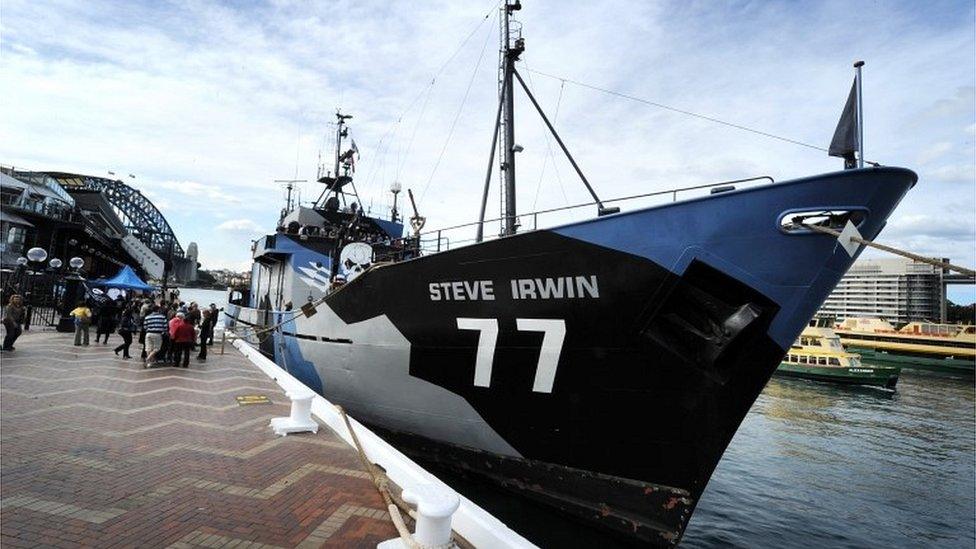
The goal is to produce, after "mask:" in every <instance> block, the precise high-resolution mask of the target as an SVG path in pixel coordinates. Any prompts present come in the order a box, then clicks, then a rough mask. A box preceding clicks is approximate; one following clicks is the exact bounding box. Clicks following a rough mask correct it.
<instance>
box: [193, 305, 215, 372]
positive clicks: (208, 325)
mask: <svg viewBox="0 0 976 549" xmlns="http://www.w3.org/2000/svg"><path fill="white" fill-rule="evenodd" d="M213 322H214V321H213V314H212V313H211V312H210V309H204V310H203V320H201V321H200V354H198V355H197V360H200V361H205V360H207V340H208V339H211V340H212V339H213Z"/></svg>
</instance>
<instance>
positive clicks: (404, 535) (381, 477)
mask: <svg viewBox="0 0 976 549" xmlns="http://www.w3.org/2000/svg"><path fill="white" fill-rule="evenodd" d="M336 410H338V411H339V415H340V416H342V421H343V422H345V424H346V430H348V431H349V435H350V436H351V437H352V442H353V446H355V447H356V453H357V454H358V455H359V461H360V462H361V463H362V465H363V467H364V468H365V469H366V472H367V473H369V476H370V478H371V479H372V480H373V485H374V486H376V490H377V491H379V493H380V495H381V496H382V497H383V501H384V502H386V507H387V509H388V510H389V512H390V519H391V520H392V521H393V525H394V526H396V529H397V532H398V533H399V534H400V538H401V539H403V542H404V543H406V544H407V546H408V547H411V548H412V549H447V548H449V547H455V546H458V547H462V548H473V546H472V545H471V544H470V543H468V541H467V540H465V539H464V538H462V537H460V536H458V535H457V534H455V533H454V532H453V531H452V532H451V541H450V542H448V543H446V544H444V545H438V546H424V545H421V544H419V543H417V540H415V539H413V535H411V534H410V531H409V530H407V525H406V522H404V520H403V515H402V514H401V513H400V511H401V510H402V511H403V512H404V513H406V514H407V515H409V516H410V518H412V519H413V520H414V521H416V520H417V512H416V511H414V510H413V508H411V507H410V505H409V504H408V503H407V502H405V501H403V499H402V498H401V497H400V496H398V495H397V494H395V493H393V492H392V491H391V490H390V479H389V477H387V476H386V473H384V472H383V471H377V467H376V465H375V464H374V463H373V462H372V461H370V459H369V457H367V456H366V450H364V449H363V445H362V443H361V442H359V436H357V435H356V431H355V430H353V428H352V423H351V422H350V421H349V416H348V415H346V410H345V409H344V408H343V407H342V406H338V405H336Z"/></svg>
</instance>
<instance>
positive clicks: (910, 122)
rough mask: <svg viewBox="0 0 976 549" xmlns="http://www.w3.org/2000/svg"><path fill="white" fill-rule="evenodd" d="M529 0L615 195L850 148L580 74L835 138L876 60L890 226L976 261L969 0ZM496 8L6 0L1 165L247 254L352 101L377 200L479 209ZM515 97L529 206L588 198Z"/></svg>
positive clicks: (211, 248)
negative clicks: (61, 176) (95, 183)
mask: <svg viewBox="0 0 976 549" xmlns="http://www.w3.org/2000/svg"><path fill="white" fill-rule="evenodd" d="M524 4H525V5H524V7H523V9H522V11H520V12H519V13H518V20H519V21H520V22H521V28H522V36H523V37H524V38H525V41H526V52H525V54H524V55H523V61H522V62H521V63H520V65H519V70H520V71H521V73H522V74H523V75H525V77H526V80H527V81H528V84H529V86H530V87H531V89H532V90H533V93H534V94H535V95H536V97H537V98H538V100H539V102H540V103H541V104H542V106H543V108H544V109H545V110H546V111H547V113H548V115H549V117H550V119H552V120H554V124H555V126H556V128H557V129H558V131H559V132H560V135H561V137H562V138H563V140H564V141H565V142H566V144H567V146H568V147H569V148H570V150H571V151H572V152H573V154H574V156H575V158H576V160H577V162H578V163H579V165H580V166H581V168H582V169H583V170H584V172H585V173H586V174H587V177H588V179H589V180H590V181H591V182H592V183H593V185H594V187H595V188H596V190H597V192H598V193H599V194H600V195H601V197H615V196H626V195H631V194H637V193H644V192H650V191H654V190H663V189H668V188H673V187H677V186H686V185H695V184H703V183H711V182H716V181H722V180H728V179H739V178H744V177H752V176H758V175H769V176H772V177H774V178H775V179H776V180H785V179H791V178H795V177H803V176H809V175H815V174H818V173H823V172H828V171H833V170H836V169H839V168H840V167H841V161H840V160H839V159H836V158H830V157H828V156H827V155H826V153H824V152H823V151H821V150H817V149H814V148H810V147H805V146H801V145H796V144H792V143H788V142H785V141H781V140H776V139H771V138H769V137H765V136H761V135H758V134H755V133H749V132H745V131H742V130H738V129H734V128H731V127H728V126H723V125H720V124H716V123H714V122H710V121H707V120H703V119H700V118H695V117H691V116H688V115H685V114H680V113H676V112H674V111H671V110H667V109H662V108H660V107H655V106H652V105H648V104H647V103H642V102H638V101H634V100H628V99H624V98H621V97H619V96H615V95H610V94H606V93H601V92H599V91H595V90H593V89H591V88H587V87H583V86H580V85H578V84H576V83H575V82H582V83H585V84H587V85H590V86H594V87H598V88H603V89H606V90H612V91H614V92H618V93H621V94H626V95H629V96H632V97H637V98H641V99H644V100H647V101H650V102H654V103H659V104H663V105H667V106H670V107H673V108H676V109H680V110H685V111H692V112H695V113H700V114H703V115H706V116H709V117H714V118H718V119H721V120H725V121H728V122H731V123H734V124H738V125H743V126H748V127H750V128H756V129H759V130H761V131H764V132H767V133H771V134H775V135H778V136H783V137H786V138H789V139H792V140H795V141H800V142H803V143H808V144H812V145H815V146H817V147H826V146H827V144H828V143H829V141H830V138H831V136H832V134H833V131H834V127H835V125H836V123H837V119H838V116H839V114H840V110H841V108H842V107H843V105H844V101H845V100H846V98H847V93H848V91H849V89H850V85H851V80H852V78H853V68H852V63H853V61H855V60H858V59H863V60H864V61H865V62H866V65H865V67H864V105H865V107H864V120H865V130H864V132H865V150H866V156H867V158H868V159H869V160H874V161H878V162H881V163H882V164H885V165H898V166H904V167H908V168H911V169H913V170H915V171H916V172H917V173H918V174H919V184H918V185H917V186H916V187H915V189H913V190H912V191H911V192H910V194H909V195H908V197H907V198H906V199H905V200H904V201H903V202H902V204H901V205H900V206H899V208H898V209H897V210H896V211H895V213H894V214H893V215H892V217H891V219H890V220H889V223H888V226H887V227H886V228H885V230H884V231H883V232H882V234H881V235H880V237H879V238H878V241H879V242H883V243H885V244H889V245H893V246H896V247H903V248H906V249H908V250H911V251H913V252H916V253H920V254H925V255H930V256H939V257H948V258H951V259H952V261H953V262H956V263H960V264H962V265H965V266H969V267H972V266H973V265H974V264H976V213H974V212H976V147H974V139H976V14H974V3H973V2H972V1H959V2H926V3H919V2H912V1H907V2H885V1H869V0H859V1H858V2H853V3H852V2H792V1H791V2H775V1H756V2H749V1H741V2H725V3H722V2H713V1H703V2H688V1H677V2H666V1H639V0H638V1H630V2H628V1H558V2H557V1H542V0H539V1H534V0H525V2H524ZM497 5H498V4H497V3H493V2H490V1H489V2H486V1H484V0H481V1H475V0H467V1H453V2H452V1H443V2H438V1H427V2H386V1H368V0H360V1H355V2H353V1H333V2H306V1H300V2H299V1H295V2H292V1H273V2H257V1H255V2H233V3H225V4H218V3H206V2H194V1H188V2H165V1H160V2H118V3H114V2H101V1H98V0H93V1H85V2H67V1H65V2H58V1H55V2H40V1H36V0H35V1H20V0H0V120H2V122H0V163H3V164H6V165H13V166H15V167H18V168H25V169H34V170H57V171H68V172H78V173H85V174H90V175H97V176H108V174H107V172H109V171H112V172H114V173H115V174H117V175H118V176H119V177H122V178H123V179H124V180H125V181H126V183H128V184H130V185H132V186H133V187H135V188H137V189H139V190H140V191H142V192H143V193H144V194H145V195H147V196H148V197H149V198H150V199H151V200H152V201H153V202H154V204H155V205H156V206H157V207H158V208H159V209H160V210H161V211H162V212H163V214H164V215H165V216H166V218H167V220H168V221H169V222H170V224H171V225H172V226H173V227H174V230H175V232H176V234H177V237H178V238H179V240H180V242H181V243H182V244H183V245H184V247H185V246H186V245H188V244H189V242H197V244H198V246H199V249H200V262H201V263H202V265H203V268H231V269H235V270H246V269H247V268H248V266H249V264H250V261H249V257H250V241H251V240H253V239H255V238H258V237H259V236H260V235H261V234H263V233H265V232H271V231H272V230H273V228H274V224H275V222H276V221H277V219H278V215H279V212H280V209H281V207H282V206H283V205H284V191H283V188H282V185H281V184H280V183H275V180H281V179H305V180H308V182H307V183H302V184H300V185H299V190H300V193H301V199H302V200H303V201H309V200H312V199H314V198H315V197H317V196H318V193H319V192H321V186H320V185H319V184H318V183H315V182H314V179H315V177H316V170H317V165H318V158H319V155H320V154H322V155H324V156H326V157H328V156H329V155H330V154H331V148H332V146H333V145H332V141H331V140H332V138H331V137H330V136H331V135H332V134H333V133H334V129H335V127H334V121H335V114H334V113H335V111H336V109H337V108H341V109H342V110H343V112H346V113H349V114H352V115H353V116H354V118H353V119H352V120H350V127H351V131H350V135H351V137H352V138H353V139H355V141H356V143H357V146H358V148H359V150H360V158H359V162H358V165H357V174H356V183H357V187H358V190H359V192H360V195H361V198H362V202H363V204H364V205H365V206H367V207H369V208H371V210H372V211H373V212H374V213H378V212H381V211H385V210H386V209H387V208H389V206H390V203H391V195H390V193H389V192H388V189H389V186H390V184H391V183H393V182H394V181H399V182H401V184H402V186H403V188H404V189H407V188H409V189H412V190H413V192H414V194H415V195H416V198H417V206H418V208H419V209H420V213H421V214H422V215H424V216H425V217H427V219H428V223H427V227H428V228H436V227H445V226H451V225H456V224H461V223H467V222H471V221H474V220H475V219H477V215H478V210H479V198H480V193H481V188H482V185H483V182H484V176H485V170H486V168H487V165H488V152H489V146H490V142H491V132H492V126H493V122H494V114H495V108H496V101H497V98H496V93H497V72H496V70H497V61H498V53H497V50H498V34H499V33H498V21H497V9H495V8H496V6H497ZM543 73H544V74H543ZM546 75H555V76H556V77H557V78H552V77H551V76H546ZM518 99H519V100H518V101H517V106H516V125H515V127H516V132H517V141H518V143H519V144H521V145H522V146H523V147H524V149H525V150H524V152H522V153H520V154H519V156H518V159H517V163H516V164H517V173H518V179H519V189H518V193H517V201H518V204H519V209H520V211H523V212H527V211H533V210H541V209H548V208H558V207H562V206H566V205H570V204H579V203H584V202H588V201H589V197H588V195H587V193H586V190H585V188H584V187H583V185H582V184H581V183H580V182H579V180H578V178H576V176H575V174H574V173H573V171H572V167H571V166H570V165H569V163H568V162H567V161H566V160H565V158H564V157H562V155H561V154H560V152H559V150H558V148H557V146H556V144H555V143H554V142H553V141H552V140H551V138H549V137H548V135H547V133H546V131H545V127H544V126H543V124H542V122H541V121H540V119H539V118H538V117H537V116H536V115H535V114H534V113H532V112H530V111H531V109H532V107H531V105H530V103H528V102H527V101H525V99H524V97H519V98H518ZM128 174H132V175H134V177H129V175H128ZM494 183H495V184H494V185H493V189H492V193H491V199H490V200H489V211H488V217H489V218H493V217H497V216H498V212H499V200H500V198H499V194H498V185H497V173H496V176H495V180H494ZM403 194H405V193H403ZM404 198H405V197H404V196H403V195H401V196H400V202H399V206H400V210H401V212H402V211H404V210H405V209H406V208H405V206H406V205H405V204H404V200H403V199H404ZM407 208H408V207H407ZM408 213H409V212H408ZM593 213H594V212H593V211H592V209H591V208H587V209H580V210H575V211H573V212H571V214H559V215H548V216H540V218H539V220H538V221H539V224H540V225H552V224H555V223H559V222H563V221H566V220H568V219H569V218H570V215H573V216H576V218H579V217H581V216H589V215H592V214H593ZM522 222H523V224H525V225H526V226H531V223H532V220H530V219H528V218H527V217H526V218H523V219H522ZM492 231H495V232H497V228H495V227H491V228H489V229H488V232H492ZM471 236H472V234H471V232H470V230H466V232H463V234H457V235H456V236H453V237H452V238H454V239H455V241H456V242H460V241H463V240H464V239H467V238H471ZM874 255H878V254H876V253H874V252H870V251H869V252H866V254H865V256H866V257H871V256H874ZM950 299H952V300H954V301H956V302H960V303H969V302H972V301H976V289H974V288H973V287H972V286H955V287H951V288H950Z"/></svg>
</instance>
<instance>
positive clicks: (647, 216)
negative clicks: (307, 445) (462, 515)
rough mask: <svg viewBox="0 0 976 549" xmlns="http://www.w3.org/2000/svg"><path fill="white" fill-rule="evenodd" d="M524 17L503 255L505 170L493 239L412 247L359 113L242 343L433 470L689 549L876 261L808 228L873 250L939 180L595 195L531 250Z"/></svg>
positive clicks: (261, 294) (262, 266) (508, 108)
mask: <svg viewBox="0 0 976 549" xmlns="http://www.w3.org/2000/svg"><path fill="white" fill-rule="evenodd" d="M519 7H520V6H519V4H518V2H517V1H515V0H507V1H506V2H504V3H503V5H502V6H501V8H500V9H501V11H502V17H501V18H500V19H501V23H502V25H503V28H502V34H501V36H502V39H501V42H502V44H501V54H502V55H501V64H502V67H501V75H502V76H501V85H500V86H499V89H500V97H499V104H498V114H497V115H496V132H495V134H494V138H495V140H496V141H494V142H493V144H492V147H491V153H490V154H489V158H494V157H495V146H496V144H497V141H498V140H501V141H502V142H501V144H500V148H499V150H500V152H501V154H500V156H501V160H502V162H501V166H499V172H500V173H501V174H502V175H503V176H504V177H503V185H501V187H502V189H504V191H505V192H504V201H503V203H504V208H503V214H504V215H503V216H502V217H501V218H499V219H498V220H497V221H498V222H499V224H500V226H501V230H500V234H499V235H498V237H497V238H494V237H486V236H485V234H484V227H485V224H486V223H487V222H486V221H485V219H484V217H485V214H484V204H485V200H486V199H487V196H488V187H489V183H490V176H491V173H492V172H491V170H489V172H488V174H489V176H488V178H486V179H487V180H486V182H485V185H484V191H483V194H482V206H483V207H482V214H481V217H480V219H479V220H478V221H475V222H473V223H472V224H470V225H466V226H461V227H454V229H458V230H461V231H470V232H474V233H475V236H474V239H471V240H468V241H467V242H463V243H460V244H459V240H458V239H453V240H451V241H448V240H447V239H446V238H445V237H443V236H442V231H440V230H431V231H426V232H424V231H423V227H424V224H425V222H426V219H425V217H424V216H422V215H420V214H419V212H418V211H417V208H416V205H415V204H414V208H413V216H412V217H410V218H409V222H410V226H409V228H410V230H409V231H407V232H406V234H405V233H404V230H405V225H404V221H405V220H404V219H403V218H402V216H400V215H399V213H398V212H397V211H396V197H397V193H398V192H399V191H400V190H401V189H400V188H399V187H395V188H391V192H392V193H393V198H394V202H393V204H394V208H393V211H392V212H391V214H390V215H389V216H386V215H385V214H384V215H379V214H373V213H372V212H365V211H364V210H363V208H362V207H361V206H360V205H361V204H362V200H360V199H359V198H358V193H357V192H356V188H355V184H354V175H355V173H354V171H353V167H354V164H353V162H354V161H355V154H354V151H355V148H347V145H346V143H347V142H348V141H350V138H349V137H348V136H349V129H350V126H349V124H350V123H351V122H350V115H348V114H344V113H337V119H336V133H335V145H336V146H335V155H334V158H331V159H330V162H331V163H332V165H331V166H330V167H329V169H328V170H326V171H325V173H322V170H320V174H319V175H320V177H319V178H318V181H319V182H320V183H321V184H322V185H323V186H324V188H323V191H322V193H321V196H319V197H318V200H315V201H314V203H313V204H312V205H311V206H305V205H298V206H294V205H292V204H291V201H290V200H288V201H287V203H286V204H287V205H286V208H285V209H284V211H283V212H282V215H281V216H280V219H279V222H278V225H277V227H276V229H275V231H274V232H273V233H270V234H267V235H264V236H262V237H261V238H259V239H258V240H256V241H255V242H254V243H253V246H252V256H253V260H254V264H253V267H252V272H251V278H250V280H251V282H250V287H249V288H248V289H247V290H246V291H244V292H240V293H238V294H237V295H232V296H231V299H230V303H231V304H230V305H229V306H228V308H227V313H228V315H229V317H230V318H228V319H227V321H228V325H229V327H231V328H232V329H235V330H237V331H238V332H239V333H245V334H250V337H251V340H252V341H254V342H255V343H256V344H257V345H258V346H259V348H260V349H261V351H262V352H263V353H265V354H266V355H267V356H268V357H269V358H271V359H273V360H274V361H275V362H276V363H277V364H278V365H279V366H281V368H283V369H285V370H287V371H288V372H290V373H291V374H292V375H294V376H295V377H297V378H298V379H300V380H301V381H302V382H303V383H305V384H306V385H307V386H308V387H310V388H312V389H313V390H315V391H317V392H319V393H320V394H322V395H323V396H325V397H326V398H327V399H329V400H330V401H331V402H334V403H337V404H339V405H341V406H343V407H345V409H346V410H348V411H349V413H350V414H351V415H353V416H354V417H356V418H357V419H358V420H360V421H362V422H363V423H365V424H366V425H368V426H369V427H370V428H371V429H374V430H375V431H376V432H378V433H380V434H382V435H383V436H384V438H386V440H388V441H389V442H391V443H392V444H393V445H395V446H396V447H397V448H399V449H400V450H401V451H403V452H404V453H405V454H407V455H409V456H411V457H415V458H417V459H418V460H423V461H425V462H428V463H434V464H439V465H442V466H443V467H445V468H448V469H450V470H452V471H457V472H459V473H461V474H464V475H470V476H474V477H477V478H479V479H482V480H484V481H486V482H489V483H492V485H495V486H498V487H500V488H501V489H503V490H506V491H508V492H510V493H511V494H512V495H513V497H516V496H517V497H524V498H530V499H532V500H534V501H536V502H541V503H543V504H546V505H549V506H551V507H553V508H556V509H558V510H559V511H561V512H564V513H568V514H569V515H570V516H572V517H575V518H576V519H579V520H581V521H586V522H587V523H592V524H595V525H598V526H599V527H602V528H605V529H607V530H608V531H610V532H616V533H618V534H620V535H623V536H627V537H628V538H630V539H636V540H640V541H642V542H645V543H648V544H652V545H658V546H673V545H675V544H677V543H678V542H679V541H680V539H681V536H682V533H683V532H684V530H685V527H686V526H687V524H688V521H689V519H690V517H691V515H692V512H693V510H694V508H695V506H696V505H697V503H698V501H699V499H700V497H701V495H702V492H703V490H704V489H705V486H706V484H707V482H708V479H709V477H710V476H711V474H712V472H713V470H714V469H715V466H716V465H717V463H718V461H719V459H720V458H721V456H722V454H723V452H724V451H725V448H726V446H727V445H728V444H729V442H730V440H731V439H732V436H733V435H734V434H735V431H736V429H737V428H738V426H739V424H740V422H741V421H742V420H743V418H744V417H745V415H746V413H747V412H748V411H749V408H750V407H751V406H752V404H753V402H754V401H755V399H756V398H757V396H758V395H759V393H760V392H761V391H762V389H763V387H764V386H765V385H766V383H767V381H768V380H769V378H770V377H771V376H772V374H773V371H774V370H775V369H776V367H777V366H778V365H779V364H780V361H781V359H782V357H783V355H784V353H785V352H786V350H787V349H789V348H790V345H791V344H792V342H793V341H794V340H795V339H796V337H797V336H798V335H799V334H800V332H801V330H802V329H803V327H804V325H805V324H806V322H807V320H808V319H810V318H811V317H812V316H813V315H814V313H815V312H816V311H817V309H818V308H819V307H820V305H821V304H822V303H823V301H824V299H825V298H826V297H827V296H828V295H829V294H830V292H831V291H832V289H833V288H834V286H835V285H836V284H837V282H838V281H839V280H840V278H841V276H842V275H843V274H844V273H845V272H846V271H847V269H848V267H850V265H851V263H852V261H853V259H854V257H855V256H856V253H855V254H851V253H849V252H848V251H846V250H845V247H844V246H839V245H838V241H837V239H836V238H833V237H830V236H827V235H824V234H822V233H820V232H816V231H813V230H810V229H809V228H808V226H809V225H811V224H818V225H820V226H823V227H831V228H836V229H840V228H844V227H856V229H857V231H859V233H860V234H861V235H863V236H864V238H867V239H873V238H875V237H876V236H877V235H878V233H879V232H880V231H881V229H882V227H884V225H885V223H886V220H887V219H888V217H889V215H890V214H891V212H892V211H893V210H894V208H895V207H896V205H897V204H898V203H899V201H900V200H901V199H902V197H903V196H904V195H905V194H906V193H907V192H908V191H909V189H911V188H912V187H913V186H914V185H915V183H916V180H917V176H916V174H915V173H914V172H912V171H911V170H908V169H904V168H897V167H885V166H869V167H865V168H857V167H853V168H852V169H844V170H842V171H837V172H831V173H824V174H820V175H815V176H811V177H804V178H800V179H794V180H789V181H780V182H770V183H767V184H757V185H739V184H738V183H736V184H733V185H729V184H727V183H715V184H709V185H701V186H696V187H694V189H697V190H699V191H701V192H703V193H704V194H703V195H702V196H690V197H687V198H685V197H684V196H685V195H684V194H681V195H680V196H681V197H682V198H681V199H678V197H679V191H682V190H685V189H676V190H673V191H671V190H669V191H665V192H656V193H647V194H645V195H641V196H645V197H646V196H652V195H654V196H663V197H666V198H672V197H673V201H671V202H665V203H663V204H660V205H654V206H642V205H640V206H633V207H632V208H631V209H627V202H626V201H624V200H622V199H621V200H619V201H611V200H604V201H601V200H600V199H598V198H597V195H596V193H595V192H592V195H593V197H594V200H593V202H592V203H589V204H587V205H586V206H585V207H586V209H587V210H590V211H592V212H593V214H595V215H591V216H590V217H587V218H585V219H582V220H580V221H577V222H572V223H568V224H563V225H558V226H553V227H548V228H539V229H533V230H525V229H523V228H522V227H520V225H521V220H523V219H532V218H534V214H533V213H524V212H523V213H520V212H519V211H518V210H517V209H516V204H515V185H516V177H515V152H517V151H518V150H519V147H518V146H517V145H516V142H515V141H514V124H513V123H512V121H513V116H514V114H513V113H514V110H513V107H512V101H513V93H514V86H515V84H516V83H518V84H519V85H520V86H521V88H522V90H523V91H524V92H525V94H526V95H527V96H529V98H530V99H532V103H533V104H534V105H535V106H536V107H537V110H538V111H539V112H540V114H542V111H541V108H538V103H537V102H536V101H535V100H534V98H533V97H532V96H531V93H530V91H529V90H528V87H527V86H525V84H524V82H522V81H521V76H519V74H518V71H517V69H516V68H515V61H516V60H517V59H518V58H519V55H520V54H521V52H522V51H523V50H524V48H525V42H524V40H523V39H522V37H521V35H520V34H518V31H517V29H521V26H518V25H516V26H514V27H510V26H509V20H510V18H511V17H512V13H513V12H514V11H516V10H518V9H519ZM510 28H511V29H513V30H511V31H510ZM544 120H545V121H546V122H547V123H548V119H545V118H544ZM549 128H550V130H551V131H552V133H553V134H554V135H556V134H555V130H553V129H552V126H551V124H550V125H549ZM557 137H558V136H557ZM557 141H558V144H559V145H560V146H561V147H562V148H563V151H564V152H565V153H566V154H567V156H569V153H568V147H566V145H565V143H564V142H563V141H562V140H561V139H557ZM570 158H571V157H570ZM333 160H334V162H333ZM573 165H574V166H575V167H576V168H579V166H578V165H577V164H576V162H575V161H573ZM322 169H323V170H324V168H322ZM578 174H579V175H580V176H581V177H580V178H581V179H582V180H583V183H584V184H586V186H587V188H588V189H589V190H591V191H593V188H592V186H591V185H590V183H589V181H588V180H587V179H585V177H583V174H582V171H581V170H579V169H578ZM737 185H738V186H737ZM472 190H473V193H472V194H475V195H476V194H477V190H476V189H472ZM411 196H412V195H411ZM631 198H632V197H631ZM611 203H615V204H620V206H613V207H611V206H610V205H609V204H611ZM591 208H592V210H591ZM489 221H491V220H489ZM492 222H493V221H492ZM470 232H469V233H468V236H469V237H470Z"/></svg>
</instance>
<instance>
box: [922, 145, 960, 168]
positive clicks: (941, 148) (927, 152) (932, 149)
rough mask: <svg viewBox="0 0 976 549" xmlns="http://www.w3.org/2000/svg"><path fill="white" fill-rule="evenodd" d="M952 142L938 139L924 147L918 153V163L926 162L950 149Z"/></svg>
mask: <svg viewBox="0 0 976 549" xmlns="http://www.w3.org/2000/svg"><path fill="white" fill-rule="evenodd" d="M952 146H953V145H952V143H951V142H949V141H939V142H938V143H933V144H931V145H929V146H928V147H926V148H925V149H923V150H922V152H920V153H919V154H918V163H919V164H928V163H929V162H931V161H933V160H936V159H937V158H939V157H941V156H943V155H944V154H946V153H947V152H949V151H951V150H952Z"/></svg>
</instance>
